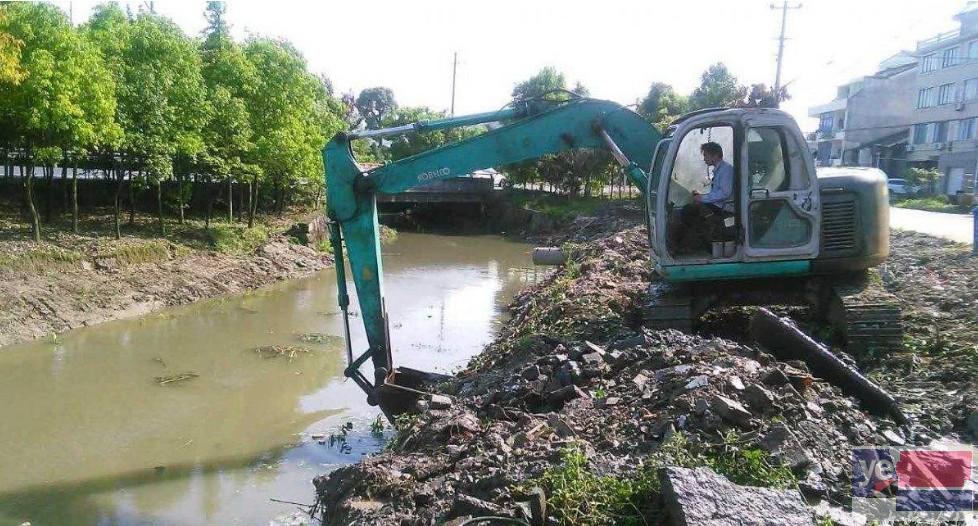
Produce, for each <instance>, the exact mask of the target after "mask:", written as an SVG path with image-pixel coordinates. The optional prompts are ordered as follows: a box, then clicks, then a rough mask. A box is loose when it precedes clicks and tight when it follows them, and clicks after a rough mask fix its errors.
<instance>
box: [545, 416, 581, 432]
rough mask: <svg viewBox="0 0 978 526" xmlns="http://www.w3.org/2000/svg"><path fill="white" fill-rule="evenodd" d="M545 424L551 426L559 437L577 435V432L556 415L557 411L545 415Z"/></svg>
mask: <svg viewBox="0 0 978 526" xmlns="http://www.w3.org/2000/svg"><path fill="white" fill-rule="evenodd" d="M547 424H549V425H550V427H552V428H553V430H554V432H555V433H557V436H559V437H560V438H571V437H575V436H577V433H575V432H574V430H573V429H572V428H571V426H570V425H568V424H567V422H565V421H564V420H563V419H561V418H560V417H559V416H557V413H550V414H549V415H547Z"/></svg>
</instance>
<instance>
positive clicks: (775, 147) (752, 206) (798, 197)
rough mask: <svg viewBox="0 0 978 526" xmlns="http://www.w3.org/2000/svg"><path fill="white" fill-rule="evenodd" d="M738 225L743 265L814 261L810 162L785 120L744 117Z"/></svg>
mask: <svg viewBox="0 0 978 526" xmlns="http://www.w3.org/2000/svg"><path fill="white" fill-rule="evenodd" d="M743 122H744V129H745V135H744V141H743V143H742V145H741V148H742V150H741V159H743V162H741V165H740V176H741V181H742V183H743V184H741V186H740V188H741V203H743V206H742V207H741V211H740V213H741V224H742V225H744V251H743V253H744V256H745V258H744V259H745V260H746V261H752V260H753V261H758V260H764V261H771V260H798V259H814V258H815V257H816V256H818V250H819V232H820V228H821V225H820V221H819V217H820V211H819V210H820V203H819V195H818V182H817V181H816V179H815V170H814V162H813V161H812V159H811V153H810V152H808V148H807V145H806V144H805V142H804V141H803V140H801V131H800V130H798V127H797V125H795V124H794V122H793V121H791V120H790V118H789V117H787V116H785V115H784V114H782V113H780V112H778V113H773V114H771V113H758V114H756V115H749V116H745V117H744V119H743Z"/></svg>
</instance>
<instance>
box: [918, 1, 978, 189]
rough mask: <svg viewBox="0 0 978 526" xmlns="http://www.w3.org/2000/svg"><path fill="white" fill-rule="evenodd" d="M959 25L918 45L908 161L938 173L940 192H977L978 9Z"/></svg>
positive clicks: (960, 19) (960, 15)
mask: <svg viewBox="0 0 978 526" xmlns="http://www.w3.org/2000/svg"><path fill="white" fill-rule="evenodd" d="M954 18H955V20H957V21H958V23H959V28H958V29H957V30H954V31H950V32H947V33H941V34H939V35H935V36H933V37H931V38H928V39H926V40H921V41H920V42H918V43H917V49H916V51H915V55H916V56H917V58H918V62H919V66H918V68H917V71H918V75H917V88H916V94H915V96H914V98H913V100H912V102H913V108H914V110H913V123H912V127H911V130H910V134H909V142H910V144H909V145H908V147H907V161H908V162H909V163H910V165H911V166H917V167H922V168H937V169H938V170H939V171H940V172H941V181H940V184H939V190H940V191H942V192H943V193H946V194H948V195H955V194H956V193H958V192H969V193H970V192H974V189H975V167H976V166H978V133H976V132H978V130H976V128H978V125H976V123H978V5H974V4H969V6H968V8H967V9H965V10H964V11H963V12H961V13H958V14H957V15H956V16H955V17H954Z"/></svg>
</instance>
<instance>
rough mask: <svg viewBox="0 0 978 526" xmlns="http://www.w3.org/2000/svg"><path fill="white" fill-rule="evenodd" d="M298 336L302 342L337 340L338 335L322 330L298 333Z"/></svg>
mask: <svg viewBox="0 0 978 526" xmlns="http://www.w3.org/2000/svg"><path fill="white" fill-rule="evenodd" d="M296 338H298V339H299V341H300V342H302V343H327V342H329V341H331V340H336V339H337V337H336V336H333V335H332V334H326V333H322V332H304V333H301V334H297V335H296Z"/></svg>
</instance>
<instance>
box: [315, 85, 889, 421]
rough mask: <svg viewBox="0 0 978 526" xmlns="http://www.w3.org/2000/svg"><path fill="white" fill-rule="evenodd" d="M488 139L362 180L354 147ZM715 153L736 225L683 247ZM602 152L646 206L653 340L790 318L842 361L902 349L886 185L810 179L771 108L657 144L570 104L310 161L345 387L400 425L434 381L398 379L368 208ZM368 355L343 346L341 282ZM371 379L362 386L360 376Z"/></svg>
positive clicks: (420, 128) (675, 129)
mask: <svg viewBox="0 0 978 526" xmlns="http://www.w3.org/2000/svg"><path fill="white" fill-rule="evenodd" d="M484 123H498V124H497V125H494V126H491V127H490V128H491V129H489V130H488V131H486V132H484V133H481V134H479V135H475V136H473V137H470V138H467V139H464V140H460V141H458V142H455V143H450V144H445V145H443V146H440V147H438V148H434V149H432V150H429V151H425V152H422V153H419V154H416V155H413V156H411V157H407V158H403V159H400V160H398V161H394V162H390V163H388V164H385V165H381V166H377V167H373V168H370V169H364V168H363V167H361V166H360V165H359V164H358V163H357V161H356V159H355V157H354V155H353V150H352V148H351V143H352V141H354V140H360V139H372V140H375V141H376V140H383V139H384V138H388V137H392V136H397V135H403V134H412V133H424V132H428V131H434V130H444V129H449V128H456V127H463V126H473V125H479V124H484ZM707 142H711V143H716V144H719V145H720V146H721V147H722V149H723V152H724V158H725V159H726V160H727V162H729V163H730V164H731V165H732V166H733V169H734V179H735V181H734V189H733V199H734V211H733V212H729V213H724V214H720V215H721V216H722V217H717V218H715V219H716V220H718V222H717V223H716V225H717V228H712V229H709V230H708V232H707V234H705V235H706V236H707V238H706V239H700V240H694V242H692V243H690V242H688V237H689V232H685V231H684V230H685V229H684V228H683V221H682V217H683V214H682V211H683V210H684V209H685V207H687V206H690V205H691V203H692V202H693V201H694V196H695V194H697V193H700V192H702V191H703V190H707V189H708V188H709V185H710V181H709V171H708V170H707V168H706V166H705V165H704V161H703V157H702V156H701V146H702V145H703V144H705V143H707ZM581 148H586V149H594V150H606V151H607V152H609V153H610V155H611V156H612V157H613V158H614V160H615V161H616V162H617V163H618V164H619V165H620V166H621V168H622V170H623V171H624V173H625V174H627V176H628V177H629V178H630V180H631V181H632V182H633V183H634V184H635V186H637V187H638V188H640V189H642V190H643V195H644V201H645V209H646V212H647V213H646V223H647V227H648V238H649V249H650V256H651V257H650V261H651V264H652V266H653V268H654V271H655V274H656V275H657V276H658V278H657V279H653V280H652V283H651V284H650V286H649V291H648V304H647V305H646V306H645V308H644V310H643V319H644V324H645V325H646V326H648V327H650V328H655V329H660V328H678V329H685V330H689V329H690V328H692V327H693V324H694V323H695V322H696V321H697V320H698V319H699V318H700V317H701V316H702V315H703V314H704V313H705V312H706V311H707V309H709V308H711V307H714V306H718V305H802V306H810V307H813V308H815V309H817V312H818V313H819V314H820V315H822V316H824V317H825V319H827V320H829V321H830V322H831V326H832V327H835V328H836V335H837V337H840V338H841V339H842V340H843V341H844V342H845V343H846V344H847V345H851V346H860V345H861V346H875V345H882V346H886V345H893V344H899V342H900V340H901V338H902V328H901V326H900V311H899V307H898V306H897V303H896V301H895V299H894V298H893V297H892V296H889V295H888V294H887V293H885V292H884V291H882V290H881V287H880V286H879V285H878V280H874V279H873V278H872V275H871V274H870V269H872V268H873V267H875V266H877V265H879V264H880V263H881V262H883V261H884V260H885V259H886V257H887V256H888V254H889V208H888V206H889V205H888V200H887V199H888V196H887V187H886V178H885V175H884V174H883V173H882V172H880V171H879V170H875V169H859V168H852V169H849V168H836V169H823V170H820V171H819V173H818V174H816V171H815V164H814V160H813V158H812V154H811V151H810V150H809V147H808V146H807V144H806V142H805V139H804V136H803V135H802V133H801V131H800V130H799V128H798V126H797V124H796V123H795V121H794V120H793V119H792V118H791V116H790V115H788V114H787V113H784V112H783V111H780V110H777V109H771V108H732V109H722V108H715V109H707V110H700V111H695V112H691V113H688V114H686V115H683V116H682V117H680V118H678V119H676V121H674V122H673V123H672V125H671V126H670V127H669V128H668V129H667V130H666V132H665V133H660V132H659V131H658V130H657V129H656V128H655V127H654V126H653V125H652V124H650V123H649V122H648V121H647V120H645V119H644V118H643V117H642V116H640V115H639V114H637V113H636V112H634V111H632V110H631V109H629V108H627V107H625V106H622V105H620V104H617V103H614V102H610V101H604V100H597V99H591V98H583V97H573V98H571V99H569V100H562V101H559V102H555V101H553V100H552V99H548V98H547V97H540V98H535V99H529V100H518V101H514V102H512V103H511V104H510V105H508V106H507V107H505V108H503V109H502V110H499V111H495V112H488V113H480V114H474V115H467V116H459V117H450V118H443V119H435V120H427V121H420V122H416V123H412V124H407V125H403V126H397V127H392V128H385V129H372V130H362V131H349V132H341V133H338V134H337V135H336V136H335V137H333V138H332V139H331V140H330V141H329V143H328V144H327V145H326V147H325V149H324V150H323V161H324V164H325V171H326V196H327V207H328V212H327V216H328V219H329V235H330V242H331V245H332V248H333V251H334V252H333V253H334V256H335V262H336V264H335V269H336V274H337V293H338V303H339V307H340V309H341V311H342V318H343V323H344V329H345V335H346V354H347V359H348V366H347V368H346V370H345V374H346V376H347V377H349V378H351V379H352V380H353V381H355V382H356V383H357V384H358V385H359V386H360V387H361V388H362V389H363V390H364V391H365V392H366V394H367V400H368V403H370V404H371V405H380V407H381V409H382V410H383V411H384V412H385V413H386V414H387V415H388V416H389V417H390V416H391V415H396V414H398V413H401V412H404V411H407V410H410V409H411V408H412V407H413V406H414V405H415V402H416V400H417V399H418V398H419V397H420V396H423V395H424V394H425V393H424V391H423V388H424V386H425V385H426V384H429V383H431V382H436V381H437V380H438V378H439V376H438V375H435V374H433V373H425V372H422V371H417V370H413V369H408V368H405V367H400V368H395V367H394V361H393V356H392V347H391V341H390V331H389V329H388V318H387V310H386V307H385V298H384V273H383V265H382V261H381V248H380V238H379V235H378V232H379V230H378V221H377V215H378V214H377V204H376V197H377V194H379V193H387V194H394V193H398V192H403V191H406V190H408V189H410V188H413V187H417V186H421V185H425V184H430V183H432V182H435V181H438V180H442V179H447V178H452V177H458V176H464V175H466V174H469V173H471V172H472V171H474V170H478V169H484V168H490V167H499V166H504V165H508V164H512V163H516V162H519V161H525V160H531V159H537V158H540V157H542V156H545V155H550V154H557V153H560V152H564V151H568V150H573V149H581ZM344 255H345V257H346V260H348V261H349V272H350V274H352V278H353V283H354V286H355V287H356V293H357V299H358V301H359V305H360V317H361V319H362V320H363V325H364V329H365V331H366V337H367V342H368V345H369V347H368V348H367V349H366V350H364V351H363V352H362V353H360V354H359V355H355V354H354V352H353V349H352V345H351V340H350V322H349V313H348V311H349V304H350V298H349V292H348V290H347V268H346V261H345V260H344ZM368 360H369V361H371V362H372V365H373V379H372V380H371V379H369V378H368V377H367V375H365V374H364V373H363V371H362V370H361V369H362V368H363V366H364V365H365V363H366V362H367V361H368Z"/></svg>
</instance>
